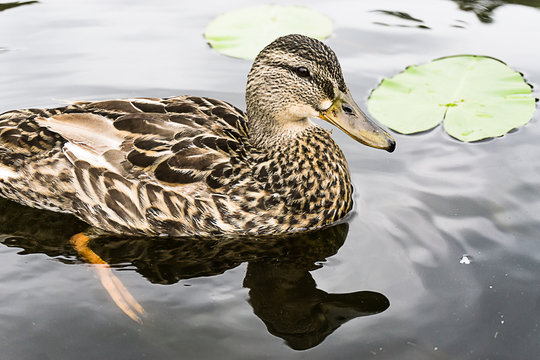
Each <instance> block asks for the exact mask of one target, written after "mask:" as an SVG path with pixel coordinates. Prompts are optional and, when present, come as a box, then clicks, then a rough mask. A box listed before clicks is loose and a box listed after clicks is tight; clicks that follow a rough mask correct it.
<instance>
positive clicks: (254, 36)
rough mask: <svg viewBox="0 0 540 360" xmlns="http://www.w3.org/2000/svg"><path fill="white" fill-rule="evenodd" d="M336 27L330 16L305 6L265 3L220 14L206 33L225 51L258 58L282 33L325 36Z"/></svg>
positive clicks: (214, 43) (249, 57)
mask: <svg viewBox="0 0 540 360" xmlns="http://www.w3.org/2000/svg"><path fill="white" fill-rule="evenodd" d="M332 28H333V25H332V21H331V20H330V19H329V18H328V17H326V16H324V15H322V14H320V13H318V12H316V11H314V10H311V9H309V8H307V7H304V6H294V5H293V6H279V5H262V6H253V7H248V8H243V9H239V10H234V11H230V12H226V13H224V14H221V15H219V16H218V17H216V18H215V19H214V20H212V21H211V22H210V23H209V24H208V26H207V27H206V30H205V32H204V37H205V38H206V40H207V41H208V43H209V44H210V46H212V47H213V48H214V49H216V50H217V51H218V52H220V53H222V54H225V55H229V56H233V57H237V58H241V59H254V58H255V56H257V54H258V53H259V51H261V50H262V49H263V48H264V47H265V46H266V45H268V44H269V43H271V42H272V41H273V40H275V39H276V38H278V37H280V36H283V35H288V34H303V35H307V36H310V37H313V38H315V39H319V40H323V39H326V38H327V37H328V36H330V34H332Z"/></svg>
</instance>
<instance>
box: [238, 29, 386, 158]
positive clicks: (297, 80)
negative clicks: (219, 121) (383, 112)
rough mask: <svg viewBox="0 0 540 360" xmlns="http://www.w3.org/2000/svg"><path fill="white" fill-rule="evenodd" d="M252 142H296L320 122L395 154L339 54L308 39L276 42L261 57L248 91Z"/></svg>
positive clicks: (251, 74)
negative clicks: (352, 88) (352, 87)
mask: <svg viewBox="0 0 540 360" xmlns="http://www.w3.org/2000/svg"><path fill="white" fill-rule="evenodd" d="M246 104H247V113H248V118H249V121H250V139H251V141H252V142H253V143H254V144H256V145H259V146H265V145H266V144H268V143H270V142H275V141H283V140H284V139H287V138H293V137H294V136H295V135H296V134H297V133H298V132H300V131H303V130H304V129H306V128H307V127H310V126H313V123H312V122H311V121H310V120H309V119H310V118H316V117H319V118H321V119H324V120H326V121H328V122H329V123H331V124H333V125H335V126H337V127H338V128H340V129H341V130H343V131H344V132H345V133H346V134H348V135H349V136H351V137H352V138H353V139H355V140H357V141H358V142H360V143H362V144H364V145H367V146H371V147H374V148H378V149H385V150H387V151H390V152H392V151H393V150H394V148H395V141H394V139H393V138H392V136H391V135H390V134H389V133H388V132H387V131H386V130H384V129H383V128H382V127H381V126H380V125H378V124H377V123H376V122H375V121H374V120H373V119H371V118H370V117H369V116H368V115H367V114H366V113H365V112H363V111H362V110H361V109H360V107H359V106H358V105H357V104H356V102H355V101H354V99H353V98H352V96H351V93H350V92H349V89H348V87H347V85H346V84H345V81H344V80H343V74H342V72H341V66H340V64H339V62H338V60H337V57H336V55H335V54H334V52H333V51H332V49H330V48H329V47H328V46H326V45H325V44H323V43H322V42H320V41H318V40H315V39H312V38H310V37H307V36H303V35H287V36H283V37H280V38H278V39H276V40H274V41H273V42H272V43H271V44H269V45H268V46H266V47H265V48H264V49H263V50H262V51H261V52H260V53H259V55H258V56H257V57H256V58H255V61H254V63H253V66H252V68H251V71H250V72H249V75H248V82H247V90H246Z"/></svg>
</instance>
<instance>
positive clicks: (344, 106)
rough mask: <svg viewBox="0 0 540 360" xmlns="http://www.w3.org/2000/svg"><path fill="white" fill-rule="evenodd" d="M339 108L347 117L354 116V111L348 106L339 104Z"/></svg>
mask: <svg viewBox="0 0 540 360" xmlns="http://www.w3.org/2000/svg"><path fill="white" fill-rule="evenodd" d="M341 108H342V109H343V111H344V112H345V114H347V115H354V110H353V108H352V107H351V106H350V105H349V104H345V103H344V104H341Z"/></svg>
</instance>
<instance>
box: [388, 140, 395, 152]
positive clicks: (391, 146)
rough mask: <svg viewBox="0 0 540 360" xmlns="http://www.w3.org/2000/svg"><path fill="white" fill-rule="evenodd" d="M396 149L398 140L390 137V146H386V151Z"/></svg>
mask: <svg viewBox="0 0 540 360" xmlns="http://www.w3.org/2000/svg"><path fill="white" fill-rule="evenodd" d="M395 149H396V141H395V140H394V139H390V140H389V141H388V147H387V148H386V151H388V152H394V150H395Z"/></svg>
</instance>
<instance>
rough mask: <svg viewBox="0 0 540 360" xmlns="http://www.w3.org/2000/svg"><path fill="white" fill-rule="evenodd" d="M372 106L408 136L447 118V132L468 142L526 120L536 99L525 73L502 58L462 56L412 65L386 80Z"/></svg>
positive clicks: (374, 112) (372, 110) (376, 114)
mask: <svg viewBox="0 0 540 360" xmlns="http://www.w3.org/2000/svg"><path fill="white" fill-rule="evenodd" d="M368 109H369V111H370V113H371V114H372V115H373V116H374V117H375V118H376V119H377V120H378V121H380V122H381V123H382V124H384V125H386V126H388V127H389V128H391V129H393V130H395V131H397V132H400V133H403V134H412V133H417V132H421V131H426V130H429V129H432V128H434V127H435V126H437V125H438V124H439V123H441V121H443V120H444V129H445V130H446V132H447V133H448V134H450V135H451V136H453V137H455V138H457V139H459V140H461V141H467V142H468V141H477V140H481V139H485V138H490V137H496V136H502V135H504V134H506V133H507V132H508V131H510V130H512V129H514V128H517V127H519V126H522V125H524V124H526V123H527V122H529V120H530V119H531V117H532V114H533V112H534V109H535V100H534V98H533V97H532V95H531V87H530V86H529V85H528V84H527V83H526V82H525V80H524V79H523V77H522V76H521V74H520V73H518V72H516V71H514V70H512V69H510V68H509V67H508V66H506V64H504V63H503V62H501V61H499V60H497V59H494V58H490V57H486V56H476V55H459V56H451V57H445V58H441V59H437V60H434V61H432V62H430V63H427V64H424V65H420V66H410V67H408V68H407V69H406V70H405V71H403V72H401V73H399V74H397V75H396V76H394V77H392V78H390V79H384V80H383V81H382V82H381V84H380V85H379V87H378V88H377V89H375V90H374V91H373V92H372V93H371V96H370V98H369V101H368Z"/></svg>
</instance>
